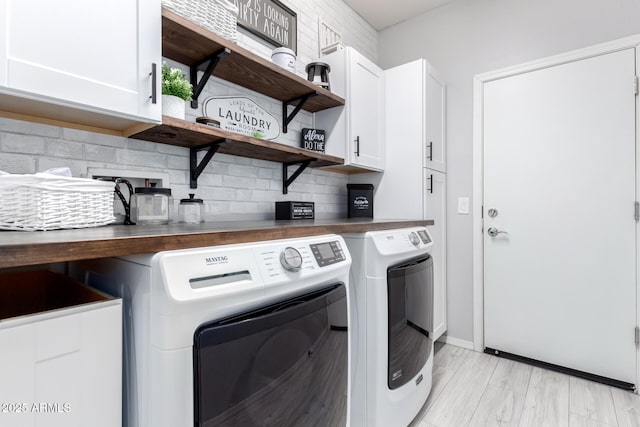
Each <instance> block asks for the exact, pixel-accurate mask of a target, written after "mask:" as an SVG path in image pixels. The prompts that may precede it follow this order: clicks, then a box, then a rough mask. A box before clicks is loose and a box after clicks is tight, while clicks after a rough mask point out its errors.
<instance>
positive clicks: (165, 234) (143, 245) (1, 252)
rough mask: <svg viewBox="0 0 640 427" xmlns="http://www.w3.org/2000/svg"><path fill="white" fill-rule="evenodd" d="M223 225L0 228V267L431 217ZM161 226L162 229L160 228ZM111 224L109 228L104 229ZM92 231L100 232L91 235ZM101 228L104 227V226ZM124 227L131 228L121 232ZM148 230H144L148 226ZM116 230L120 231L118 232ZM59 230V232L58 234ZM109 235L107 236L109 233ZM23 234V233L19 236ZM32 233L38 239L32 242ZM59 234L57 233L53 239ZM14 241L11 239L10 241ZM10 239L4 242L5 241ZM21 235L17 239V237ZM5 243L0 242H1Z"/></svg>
mask: <svg viewBox="0 0 640 427" xmlns="http://www.w3.org/2000/svg"><path fill="white" fill-rule="evenodd" d="M220 224H223V225H222V226H221V227H220V228H219V229H203V230H201V229H198V227H197V226H195V227H184V226H183V227H184V228H183V229H180V228H177V227H175V226H173V227H172V226H159V227H152V228H149V229H144V228H143V227H139V228H135V229H133V228H131V227H127V226H112V227H101V228H99V229H86V230H61V231H59V232H55V231H48V232H34V233H35V234H32V233H25V232H7V233H10V234H11V237H12V239H3V238H2V237H3V236H7V234H4V233H0V268H10V267H19V266H31V265H38V264H48V263H55V262H65V261H77V260H82V259H93V258H105V257H112V256H124V255H134V254H141V253H151V252H160V251H167V250H178V249H189V248H197V247H206V246H215V245H226V244H234V243H248V242H259V241H264V240H277V239H287V238H296V237H308V236H318V235H322V234H332V233H335V234H347V233H363V232H367V231H378V230H391V229H396V228H406V227H415V226H429V225H433V221H432V220H335V221H333V222H332V221H322V222H307V221H284V222H280V221H278V222H276V221H264V222H258V223H255V222H254V223H246V228H240V224H241V223H236V224H237V225H236V227H235V228H234V226H232V225H226V224H225V223H220ZM165 228H166V230H165ZM109 229H111V233H109V231H110V230H109ZM92 230H100V231H102V233H97V234H98V235H100V234H101V235H102V236H93V237H92V235H93V234H95V232H94V233H92ZM105 230H106V231H105ZM123 230H134V231H135V232H132V233H126V232H122V231H123ZM147 230H148V231H147ZM118 232H121V233H120V234H119V233H118ZM57 233H60V234H57ZM109 234H110V235H109ZM20 236H23V237H24V238H23V239H21V238H19V237H20ZM35 237H38V238H41V240H42V241H35V240H34V239H35ZM58 237H59V238H58ZM14 239H15V241H11V240H14ZM7 240H9V241H7ZM19 240H22V241H19ZM5 241H7V242H6V243H2V242H5Z"/></svg>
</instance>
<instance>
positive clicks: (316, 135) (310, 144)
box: [301, 128, 325, 153]
mask: <svg viewBox="0 0 640 427" xmlns="http://www.w3.org/2000/svg"><path fill="white" fill-rule="evenodd" d="M301 138H302V148H306V149H307V150H313V151H319V152H321V153H324V149H325V135H324V131H323V130H321V129H308V128H303V129H302V132H301Z"/></svg>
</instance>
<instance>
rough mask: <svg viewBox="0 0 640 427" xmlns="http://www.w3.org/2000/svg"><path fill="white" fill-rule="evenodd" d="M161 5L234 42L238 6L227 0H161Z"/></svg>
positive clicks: (235, 38)
mask: <svg viewBox="0 0 640 427" xmlns="http://www.w3.org/2000/svg"><path fill="white" fill-rule="evenodd" d="M162 6H163V7H165V8H167V9H169V10H170V11H172V12H175V13H177V14H178V15H180V16H182V17H183V18H185V19H188V20H189V21H191V22H193V23H195V24H198V25H200V26H201V27H203V28H206V29H207V30H209V31H211V32H213V33H216V34H218V35H220V36H222V37H224V38H225V39H228V40H231V41H232V42H234V43H235V42H236V40H237V35H238V33H237V29H236V23H237V22H236V17H237V16H238V8H237V7H236V6H235V5H234V4H233V3H232V2H230V1H227V0H162Z"/></svg>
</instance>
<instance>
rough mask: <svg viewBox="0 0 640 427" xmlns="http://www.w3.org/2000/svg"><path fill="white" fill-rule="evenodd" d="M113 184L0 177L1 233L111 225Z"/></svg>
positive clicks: (39, 176)
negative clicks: (4, 231) (6, 231)
mask: <svg viewBox="0 0 640 427" xmlns="http://www.w3.org/2000/svg"><path fill="white" fill-rule="evenodd" d="M114 188H115V183H113V182H109V181H97V180H95V179H86V178H71V177H65V176H57V175H50V174H46V173H38V174H35V175H3V176H0V200H1V201H2V203H1V204H0V230H18V231H20V230H24V231H36V230H59V229H65V228H87V227H98V226H101V225H106V224H110V223H112V222H114V221H115V217H114V215H113V194H114V193H113V190H114Z"/></svg>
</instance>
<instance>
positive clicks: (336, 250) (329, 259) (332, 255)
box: [309, 240, 346, 267]
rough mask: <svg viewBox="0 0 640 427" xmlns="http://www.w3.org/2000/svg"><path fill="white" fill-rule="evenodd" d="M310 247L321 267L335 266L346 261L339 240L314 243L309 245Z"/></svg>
mask: <svg viewBox="0 0 640 427" xmlns="http://www.w3.org/2000/svg"><path fill="white" fill-rule="evenodd" d="M309 247H310V248H311V253H312V254H313V256H314V257H315V258H316V261H317V262H318V266H319V267H324V266H327V265H331V264H335V263H336V262H340V261H344V260H345V259H346V257H345V256H344V252H343V251H342V247H340V242H338V241H337V240H336V241H333V242H325V243H314V244H311V245H309Z"/></svg>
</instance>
